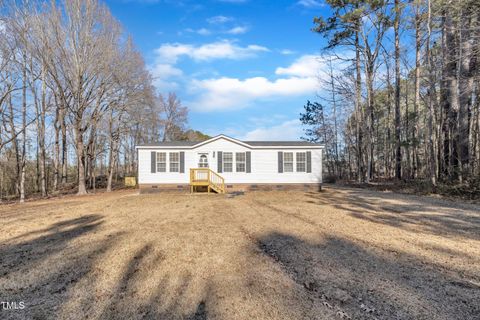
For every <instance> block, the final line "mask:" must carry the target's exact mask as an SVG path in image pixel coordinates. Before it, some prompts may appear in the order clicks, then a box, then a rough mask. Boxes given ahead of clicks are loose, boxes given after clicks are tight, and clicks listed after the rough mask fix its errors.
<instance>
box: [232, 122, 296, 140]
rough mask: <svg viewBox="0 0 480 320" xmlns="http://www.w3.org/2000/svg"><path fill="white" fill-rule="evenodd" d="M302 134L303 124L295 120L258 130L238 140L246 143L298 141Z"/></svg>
mask: <svg viewBox="0 0 480 320" xmlns="http://www.w3.org/2000/svg"><path fill="white" fill-rule="evenodd" d="M302 134H303V131H302V124H301V122H300V120H298V119H293V120H288V121H285V122H283V123H280V124H277V125H272V126H265V127H260V128H256V129H254V130H252V131H249V132H247V133H245V135H243V136H239V137H238V138H239V139H241V140H246V141H255V140H257V141H258V140H268V141H272V140H298V139H299V138H300V137H301V136H302Z"/></svg>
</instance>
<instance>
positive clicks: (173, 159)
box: [169, 152, 180, 172]
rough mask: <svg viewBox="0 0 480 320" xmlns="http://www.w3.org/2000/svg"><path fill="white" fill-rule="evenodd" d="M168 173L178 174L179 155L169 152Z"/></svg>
mask: <svg viewBox="0 0 480 320" xmlns="http://www.w3.org/2000/svg"><path fill="white" fill-rule="evenodd" d="M169 160H170V172H180V153H178V152H170V154H169Z"/></svg>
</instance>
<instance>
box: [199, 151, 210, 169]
mask: <svg viewBox="0 0 480 320" xmlns="http://www.w3.org/2000/svg"><path fill="white" fill-rule="evenodd" d="M198 167H199V168H208V158H207V155H205V154H202V155H200V158H199V159H198Z"/></svg>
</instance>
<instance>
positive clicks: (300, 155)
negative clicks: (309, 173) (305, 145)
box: [297, 152, 307, 172]
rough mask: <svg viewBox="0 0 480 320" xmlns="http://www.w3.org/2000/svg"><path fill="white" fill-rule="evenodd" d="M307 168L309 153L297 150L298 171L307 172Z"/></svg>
mask: <svg viewBox="0 0 480 320" xmlns="http://www.w3.org/2000/svg"><path fill="white" fill-rule="evenodd" d="M306 168H307V154H306V153H305V152H297V172H305V171H306Z"/></svg>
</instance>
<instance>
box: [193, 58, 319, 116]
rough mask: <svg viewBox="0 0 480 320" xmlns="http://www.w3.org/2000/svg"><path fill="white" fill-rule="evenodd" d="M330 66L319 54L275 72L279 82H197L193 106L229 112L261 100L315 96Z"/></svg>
mask: <svg viewBox="0 0 480 320" xmlns="http://www.w3.org/2000/svg"><path fill="white" fill-rule="evenodd" d="M325 67H326V64H325V63H324V62H321V61H320V59H319V57H318V56H316V55H304V56H301V57H300V58H298V59H297V60H295V61H294V62H293V63H292V64H291V65H289V66H287V67H279V68H277V69H276V70H275V74H276V75H277V78H276V79H269V78H266V77H249V78H245V79H238V78H229V77H219V78H210V79H202V80H198V79H194V80H193V81H192V82H191V84H190V85H189V90H190V94H192V95H193V96H195V97H196V98H195V99H194V101H191V102H190V103H189V106H190V107H191V108H192V109H195V110H197V111H204V112H210V111H218V110H223V111H228V110H238V109H242V108H246V107H249V106H251V105H252V104H253V103H254V102H258V101H272V100H278V99H282V98H286V97H292V96H302V95H305V96H311V95H313V94H314V93H315V92H316V91H317V89H318V86H319V83H318V75H319V74H320V72H323V71H322V70H323V69H324V68H325Z"/></svg>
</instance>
